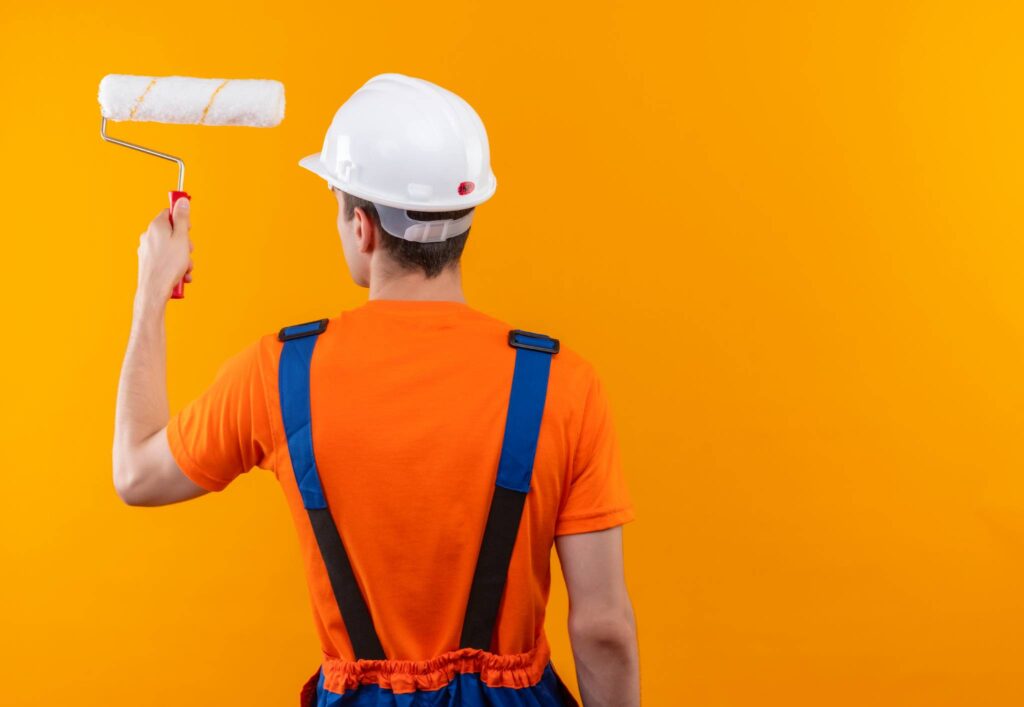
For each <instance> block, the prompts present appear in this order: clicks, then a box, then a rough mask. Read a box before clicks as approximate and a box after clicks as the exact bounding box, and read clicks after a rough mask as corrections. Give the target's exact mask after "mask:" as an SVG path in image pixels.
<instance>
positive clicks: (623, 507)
mask: <svg viewBox="0 0 1024 707" xmlns="http://www.w3.org/2000/svg"><path fill="white" fill-rule="evenodd" d="M633 518H634V512H633V504H632V502H631V500H630V497H629V490H628V488H627V486H626V479H625V477H624V475H623V472H622V462H621V459H620V457H619V446H618V441H617V439H616V437H615V429H614V426H613V424H612V417H611V410H610V409H609V405H608V399H607V398H606V397H605V394H604V389H603V387H602V386H601V381H600V380H599V379H598V377H597V376H596V375H593V377H592V379H591V383H590V387H589V390H588V392H587V395H586V399H585V403H584V408H583V418H582V424H581V427H580V435H579V441H578V444H577V448H576V453H575V455H574V457H573V461H572V473H571V479H570V483H569V489H568V493H567V494H566V496H565V500H564V502H563V504H562V508H561V510H560V511H559V514H558V521H557V523H556V525H555V535H570V534H574V533H590V532H593V531H597V530H606V529H607V528H613V527H615V526H617V525H622V524H623V523H628V522H629V521H631V520H633Z"/></svg>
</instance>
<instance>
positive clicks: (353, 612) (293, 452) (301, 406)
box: [277, 319, 385, 660]
mask: <svg viewBox="0 0 1024 707" xmlns="http://www.w3.org/2000/svg"><path fill="white" fill-rule="evenodd" d="M326 329H327V320H326V319H321V320H319V321H316V322H308V323H306V324H297V325H295V326H291V327H285V328H284V329H282V330H281V332H280V333H279V334H278V337H277V338H278V339H279V340H280V341H282V342H284V346H283V347H282V349H281V361H280V364H279V366H278V388H279V393H280V398H281V418H282V420H283V421H284V431H285V435H286V437H287V439H288V454H289V456H291V460H292V469H293V470H294V472H295V483H296V484H297V485H298V487H299V494H300V495H301V496H302V505H303V506H304V507H305V509H306V514H307V515H308V516H309V522H310V525H311V526H312V527H313V535H314V536H315V537H316V542H317V545H318V546H319V548H320V555H321V557H322V558H323V561H324V566H325V567H326V569H327V576H328V578H329V579H330V581H331V589H332V590H333V591H334V598H335V601H337V603H338V609H339V610H340V611H341V618H342V620H343V621H344V622H345V629H346V630H347V631H348V635H349V639H350V640H351V641H352V649H353V651H354V652H355V657H356V658H357V659H360V658H367V659H375V660H383V659H384V658H385V655H384V649H383V648H382V647H381V643H380V639H379V638H378V637H377V631H376V629H375V628H374V625H373V619H372V617H371V616H370V610H369V608H368V607H367V605H366V600H365V599H364V598H363V594H362V592H361V591H360V589H359V584H358V582H356V577H355V573H354V572H353V571H352V564H351V562H350V561H349V558H348V553H347V552H346V551H345V545H344V544H343V543H342V541H341V535H340V534H339V533H338V528H337V526H336V525H335V523H334V517H333V516H332V515H331V511H330V509H329V508H328V507H327V498H326V497H325V496H324V490H323V486H322V485H321V483H320V473H319V471H318V470H317V467H316V456H315V455H314V453H313V425H312V413H311V409H310V397H309V379H310V364H311V363H312V360H313V349H314V347H315V346H316V342H317V338H318V337H319V335H320V334H322V333H323V332H324V331H325V330H326Z"/></svg>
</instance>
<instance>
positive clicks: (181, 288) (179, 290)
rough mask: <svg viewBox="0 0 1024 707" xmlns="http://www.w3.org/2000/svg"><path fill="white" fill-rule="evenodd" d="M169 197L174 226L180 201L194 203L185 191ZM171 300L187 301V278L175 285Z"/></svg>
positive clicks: (173, 192) (168, 216)
mask: <svg viewBox="0 0 1024 707" xmlns="http://www.w3.org/2000/svg"><path fill="white" fill-rule="evenodd" d="M169 196H170V197H171V213H169V214H167V218H168V219H170V221H171V226H172V227H173V226H174V205H175V204H176V203H177V202H178V199H188V200H189V201H192V197H191V196H190V195H189V194H188V192H184V191H172V192H170V194H169ZM171 299H185V278H184V277H183V278H181V280H180V281H178V283H177V284H175V285H174V290H172V291H171Z"/></svg>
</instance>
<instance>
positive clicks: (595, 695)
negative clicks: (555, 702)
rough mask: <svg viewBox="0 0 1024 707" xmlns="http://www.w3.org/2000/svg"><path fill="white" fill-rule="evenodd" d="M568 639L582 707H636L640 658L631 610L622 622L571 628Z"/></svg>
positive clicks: (601, 622) (619, 620)
mask: <svg viewBox="0 0 1024 707" xmlns="http://www.w3.org/2000/svg"><path fill="white" fill-rule="evenodd" d="M570 621H571V619H570ZM570 637H571V639H572V651H573V656H574V658H575V662H576V678H577V681H578V682H579V687H580V696H581V697H582V698H583V707H639V705H640V657H639V649H638V646H637V637H636V625H635V622H634V619H633V614H632V611H630V612H629V615H628V616H627V617H624V618H622V619H616V620H610V621H596V622H588V623H587V624H586V625H585V626H580V627H578V628H576V629H571V630H570Z"/></svg>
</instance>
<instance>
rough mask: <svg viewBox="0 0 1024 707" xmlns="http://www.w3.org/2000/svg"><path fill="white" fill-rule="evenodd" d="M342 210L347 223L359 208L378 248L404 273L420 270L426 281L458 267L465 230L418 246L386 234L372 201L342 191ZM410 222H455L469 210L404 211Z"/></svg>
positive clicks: (415, 243)
mask: <svg viewBox="0 0 1024 707" xmlns="http://www.w3.org/2000/svg"><path fill="white" fill-rule="evenodd" d="M342 208H343V212H344V213H343V215H344V218H345V220H346V221H351V220H352V218H353V217H354V215H355V210H356V209H357V208H359V209H362V210H363V212H364V213H366V216H367V217H368V218H369V219H370V221H371V222H372V223H373V226H374V228H375V229H376V230H377V232H378V233H379V234H380V246H381V248H382V249H383V251H384V252H385V253H386V254H387V256H388V258H389V259H390V260H391V261H393V262H394V263H395V264H396V265H398V266H399V267H400V268H402V269H404V270H412V271H416V270H421V271H423V272H424V273H425V274H426V276H427V277H428V278H433V277H437V276H438V275H440V274H441V273H442V272H444V270H445V269H446V268H449V267H453V266H455V265H457V264H458V262H459V259H460V258H461V257H462V251H463V249H465V247H466V240H467V239H468V238H469V227H468V226H467V227H466V229H465V230H464V231H462V232H461V233H457V234H455V235H449V236H448V237H447V238H445V240H442V241H437V242H433V243H419V242H416V241H410V240H406V239H405V238H403V237H401V236H396V235H393V234H391V233H388V231H387V230H385V228H384V227H383V225H382V224H381V218H380V214H379V212H378V211H377V207H376V206H375V205H374V203H373V202H372V201H369V200H367V199H363V198H360V197H358V196H353V195H351V194H349V193H347V192H342ZM405 213H406V216H407V217H408V218H409V219H411V220H413V221H424V222H432V221H455V220H458V219H462V218H464V217H466V216H468V215H470V214H471V213H473V209H472V208H469V209H460V210H458V211H406V212H405Z"/></svg>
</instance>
